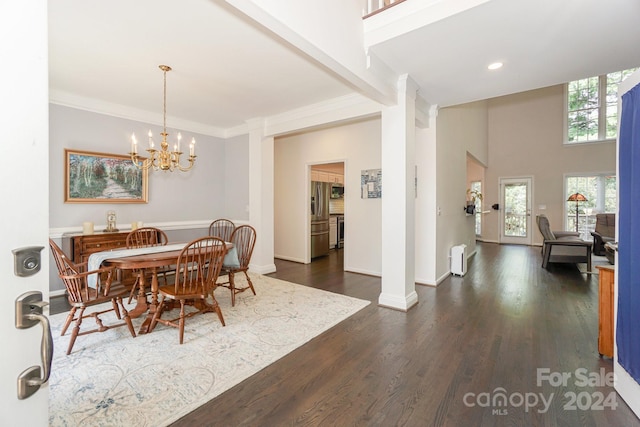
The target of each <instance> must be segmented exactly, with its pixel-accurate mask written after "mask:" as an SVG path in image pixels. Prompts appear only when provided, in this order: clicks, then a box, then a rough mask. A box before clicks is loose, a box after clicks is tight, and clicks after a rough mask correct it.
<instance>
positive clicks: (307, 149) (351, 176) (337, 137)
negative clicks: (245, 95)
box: [274, 118, 384, 275]
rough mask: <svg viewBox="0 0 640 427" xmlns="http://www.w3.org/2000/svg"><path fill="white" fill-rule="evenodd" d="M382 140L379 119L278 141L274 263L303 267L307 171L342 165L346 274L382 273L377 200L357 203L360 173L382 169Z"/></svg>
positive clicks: (379, 216) (306, 209)
mask: <svg viewBox="0 0 640 427" xmlns="http://www.w3.org/2000/svg"><path fill="white" fill-rule="evenodd" d="M380 138H381V134H380V119H379V118H375V119H366V120H361V121H358V122H354V123H349V124H343V125H337V126H335V127H332V128H327V129H320V130H315V131H308V132H303V133H298V134H294V135H290V136H283V137H278V138H276V140H275V154H274V168H275V173H274V175H275V176H274V187H275V196H274V197H275V203H274V204H275V215H274V216H275V226H274V233H275V242H274V253H275V256H276V257H277V258H283V259H289V260H294V261H297V262H306V258H307V254H308V251H309V248H308V245H309V237H308V236H307V233H308V230H309V226H308V224H307V222H308V218H309V203H308V200H307V198H308V193H309V189H308V187H309V181H310V178H309V174H308V169H309V166H310V165H311V164H315V163H333V162H344V163H345V169H344V172H345V198H344V213H345V249H344V251H345V252H344V264H345V269H346V270H348V271H355V272H361V273H366V274H373V275H380V274H381V249H380V248H381V226H380V224H381V203H380V199H361V198H360V173H361V171H362V170H363V169H377V168H380V167H381V166H380V165H381V159H380ZM383 185H384V184H383ZM383 191H384V186H383ZM383 197H384V196H383Z"/></svg>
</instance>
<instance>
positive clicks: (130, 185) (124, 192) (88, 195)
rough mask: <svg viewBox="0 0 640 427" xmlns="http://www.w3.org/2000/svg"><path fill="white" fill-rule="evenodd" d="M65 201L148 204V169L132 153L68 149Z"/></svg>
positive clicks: (65, 171)
mask: <svg viewBox="0 0 640 427" xmlns="http://www.w3.org/2000/svg"><path fill="white" fill-rule="evenodd" d="M64 157H65V166H64V187H65V193H64V201H65V203H147V201H148V183H147V181H148V177H149V174H148V171H146V170H140V169H138V168H137V167H136V166H135V165H134V164H133V162H132V161H131V158H130V157H129V156H121V155H118V154H105V153H94V152H91V151H76V150H71V149H68V148H67V149H65V150H64Z"/></svg>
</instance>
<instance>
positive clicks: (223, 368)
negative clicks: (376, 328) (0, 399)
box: [49, 275, 369, 427]
mask: <svg viewBox="0 0 640 427" xmlns="http://www.w3.org/2000/svg"><path fill="white" fill-rule="evenodd" d="M251 279H252V282H253V284H254V287H255V289H256V293H257V295H255V296H254V295H253V294H252V293H251V292H250V291H246V292H244V293H241V294H238V295H237V297H236V305H235V307H231V302H230V300H231V296H230V292H229V290H228V289H225V288H218V289H217V290H216V291H215V295H216V299H217V300H218V302H219V303H220V306H221V308H222V312H223V315H224V318H225V322H226V326H225V327H223V326H222V325H221V324H220V322H219V320H218V317H217V315H216V314H215V313H207V314H205V315H198V316H194V317H192V318H190V319H187V322H186V326H185V337H184V344H182V345H180V344H179V340H178V330H177V329H175V328H170V327H166V326H164V325H161V324H158V325H157V326H156V328H155V330H154V331H153V332H151V333H149V334H145V335H138V336H137V337H136V338H132V337H131V335H130V334H129V332H128V330H127V328H126V327H120V328H115V329H112V330H109V331H106V332H103V333H94V334H90V335H86V336H81V337H78V339H77V341H76V344H75V347H74V349H73V352H72V353H71V354H70V355H69V356H67V355H66V354H65V353H66V349H67V345H68V343H69V332H67V334H66V335H65V336H63V337H61V336H60V330H61V326H62V323H63V321H64V319H65V316H66V313H62V314H57V315H53V316H51V319H50V320H51V328H52V333H53V336H54V359H53V366H52V371H51V378H50V380H49V396H50V397H49V425H50V426H138V427H141V426H149V427H151V426H153V427H157V426H165V425H168V424H170V423H171V422H173V421H175V420H177V419H179V418H180V417H182V416H184V415H186V414H187V413H189V412H191V411H192V410H194V409H195V408H197V407H198V406H200V405H202V404H204V403H205V402H207V401H209V400H211V399H212V398H214V397H215V396H217V395H219V394H221V393H222V392H224V391H225V390H228V389H229V388H231V387H233V386H234V385H236V384H238V383H240V382H241V381H243V380H244V379H246V378H248V377H249V376H251V375H253V374H255V373H256V372H258V371H260V370H261V369H263V368H265V367H266V366H268V365H269V364H271V363H273V362H275V361H276V360H278V359H280V358H281V357H283V356H284V355H286V354H287V353H289V352H291V351H293V350H294V349H296V348H297V347H299V346H301V345H302V344H304V343H306V342H308V341H309V340H311V339H312V338H313V337H315V336H317V335H319V334H320V333H322V332H324V331H326V330H327V329H329V328H331V327H332V326H334V325H336V324H337V323H339V322H341V321H343V320H344V319H346V318H348V317H349V316H351V315H353V314H354V313H356V312H357V311H359V310H361V309H362V308H364V307H365V306H367V305H368V304H369V301H364V300H360V299H356V298H351V297H347V296H344V295H339V294H334V293H330V292H326V291H322V290H318V289H314V288H310V287H306V286H302V285H297V284H293V283H289V282H285V281H282V280H277V279H274V278H270V277H266V276H261V275H251ZM236 280H239V279H236ZM240 284H241V283H240ZM174 312H175V310H174ZM174 312H170V314H173V313H174ZM108 314H112V313H108ZM170 314H169V315H170ZM169 315H168V316H169ZM168 316H167V317H168ZM163 317H165V316H164V315H163ZM104 318H105V319H108V318H107V316H106V315H105V316H104ZM108 320H112V319H108ZM85 321H86V322H87V323H93V321H92V320H91V319H87V320H85ZM133 321H134V326H135V327H136V330H137V329H138V327H139V326H140V324H141V323H142V321H143V318H138V319H133ZM105 323H106V322H105ZM87 326H93V325H87Z"/></svg>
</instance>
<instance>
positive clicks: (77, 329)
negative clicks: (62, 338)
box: [67, 308, 85, 356]
mask: <svg viewBox="0 0 640 427" xmlns="http://www.w3.org/2000/svg"><path fill="white" fill-rule="evenodd" d="M84 310H85V309H84V308H81V309H80V311H79V312H78V318H77V319H76V324H75V325H74V326H73V330H72V331H71V338H69V347H67V356H68V355H69V354H71V350H73V345H74V344H75V343H76V338H78V334H79V333H80V325H81V324H82V315H83V314H84Z"/></svg>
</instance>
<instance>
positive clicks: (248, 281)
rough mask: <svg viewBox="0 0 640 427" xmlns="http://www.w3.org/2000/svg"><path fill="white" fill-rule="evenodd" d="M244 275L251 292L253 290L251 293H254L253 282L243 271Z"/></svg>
mask: <svg viewBox="0 0 640 427" xmlns="http://www.w3.org/2000/svg"><path fill="white" fill-rule="evenodd" d="M244 275H245V276H246V277H247V283H248V284H249V287H250V288H251V292H253V294H254V295H255V294H256V290H255V289H254V288H253V283H251V278H250V277H249V274H248V273H247V272H246V271H245V272H244Z"/></svg>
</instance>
